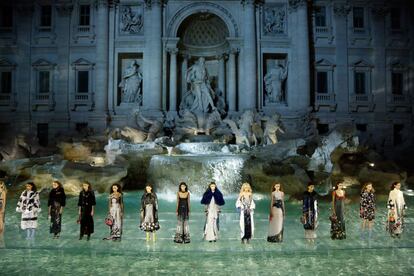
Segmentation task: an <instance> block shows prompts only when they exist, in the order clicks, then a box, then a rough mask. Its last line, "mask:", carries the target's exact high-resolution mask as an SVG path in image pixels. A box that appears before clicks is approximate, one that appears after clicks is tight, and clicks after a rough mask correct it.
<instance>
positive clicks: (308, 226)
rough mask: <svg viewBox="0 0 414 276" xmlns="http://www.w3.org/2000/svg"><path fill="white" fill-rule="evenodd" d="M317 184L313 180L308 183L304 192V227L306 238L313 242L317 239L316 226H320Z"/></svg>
mask: <svg viewBox="0 0 414 276" xmlns="http://www.w3.org/2000/svg"><path fill="white" fill-rule="evenodd" d="M314 188H315V186H314V185H313V183H312V182H310V183H308V186H307V189H306V191H305V192H304V193H303V204H302V212H303V221H302V222H303V228H304V229H305V239H307V240H308V241H310V242H313V241H314V239H316V228H317V227H318V200H317V194H316V192H315V191H314Z"/></svg>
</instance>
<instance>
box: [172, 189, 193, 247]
mask: <svg viewBox="0 0 414 276" xmlns="http://www.w3.org/2000/svg"><path fill="white" fill-rule="evenodd" d="M177 198H178V207H177V220H178V222H177V228H176V232H175V236H174V242H176V243H189V242H190V228H189V226H188V219H189V210H190V208H189V194H187V197H185V198H182V197H180V196H179V195H178V196H177Z"/></svg>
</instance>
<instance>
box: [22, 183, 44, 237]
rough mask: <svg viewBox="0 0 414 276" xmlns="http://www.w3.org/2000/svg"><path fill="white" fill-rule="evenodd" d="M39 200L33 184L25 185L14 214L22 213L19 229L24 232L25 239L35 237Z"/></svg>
mask: <svg viewBox="0 0 414 276" xmlns="http://www.w3.org/2000/svg"><path fill="white" fill-rule="evenodd" d="M40 211H41V209H40V198H39V193H38V192H37V189H36V185H35V184H34V183H33V182H28V183H27V184H26V190H25V191H24V192H23V193H22V194H21V195H20V199H19V201H18V202H17V208H16V212H19V213H22V219H21V228H22V229H23V230H26V239H28V240H32V239H34V237H35V232H36V228H37V216H38V214H39V213H40Z"/></svg>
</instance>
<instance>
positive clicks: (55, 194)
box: [47, 188, 66, 235]
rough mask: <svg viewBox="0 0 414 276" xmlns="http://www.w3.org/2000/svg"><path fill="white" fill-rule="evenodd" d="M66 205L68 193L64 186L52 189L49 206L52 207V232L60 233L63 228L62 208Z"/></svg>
mask: <svg viewBox="0 0 414 276" xmlns="http://www.w3.org/2000/svg"><path fill="white" fill-rule="evenodd" d="M65 205H66V195H65V191H64V190H63V189H62V188H57V189H52V190H51V191H50V193H49V200H48V202H47V206H48V207H50V233H51V234H55V235H58V234H59V233H60V232H61V229H62V226H61V225H62V214H61V213H60V210H61V208H62V207H64V206H65Z"/></svg>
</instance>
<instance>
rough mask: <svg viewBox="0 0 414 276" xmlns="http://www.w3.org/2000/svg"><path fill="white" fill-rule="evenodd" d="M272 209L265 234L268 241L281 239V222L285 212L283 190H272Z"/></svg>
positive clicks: (279, 240)
mask: <svg viewBox="0 0 414 276" xmlns="http://www.w3.org/2000/svg"><path fill="white" fill-rule="evenodd" d="M272 200H273V201H272V202H273V204H272V209H271V219H270V222H269V230H268V234H267V241H268V242H282V241H283V224H284V214H285V203H284V194H283V192H276V191H274V192H272Z"/></svg>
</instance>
